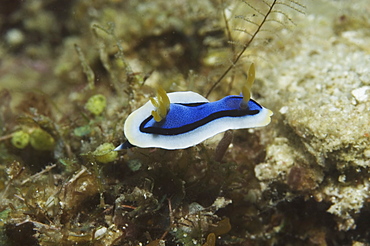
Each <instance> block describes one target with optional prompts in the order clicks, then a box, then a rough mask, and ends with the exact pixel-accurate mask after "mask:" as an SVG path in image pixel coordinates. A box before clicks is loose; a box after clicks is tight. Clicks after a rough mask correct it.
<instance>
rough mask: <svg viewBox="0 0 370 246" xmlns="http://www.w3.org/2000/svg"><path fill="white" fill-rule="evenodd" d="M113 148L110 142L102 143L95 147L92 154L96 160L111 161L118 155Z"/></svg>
mask: <svg viewBox="0 0 370 246" xmlns="http://www.w3.org/2000/svg"><path fill="white" fill-rule="evenodd" d="M114 148H115V147H114V145H113V144H112V143H103V144H101V145H99V146H98V147H97V148H96V150H95V151H94V152H93V155H94V157H95V159H96V160H97V161H98V162H101V163H108V162H112V161H114V160H115V159H116V158H117V156H118V152H117V151H113V150H114Z"/></svg>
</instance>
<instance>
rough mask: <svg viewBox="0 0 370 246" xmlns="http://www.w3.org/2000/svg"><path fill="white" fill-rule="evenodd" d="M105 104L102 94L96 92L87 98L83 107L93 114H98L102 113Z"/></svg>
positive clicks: (105, 100)
mask: <svg viewBox="0 0 370 246" xmlns="http://www.w3.org/2000/svg"><path fill="white" fill-rule="evenodd" d="M106 106H107V99H106V98H105V96H104V95H102V94H96V95H94V96H92V97H90V98H89V100H87V103H86V104H85V108H86V109H87V110H88V111H89V112H91V113H92V114H94V115H96V116H97V115H100V114H101V113H103V111H104V109H105V108H106Z"/></svg>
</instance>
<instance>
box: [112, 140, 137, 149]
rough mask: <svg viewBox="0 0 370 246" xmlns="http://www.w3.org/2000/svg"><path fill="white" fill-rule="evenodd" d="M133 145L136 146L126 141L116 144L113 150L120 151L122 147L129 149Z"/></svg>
mask: <svg viewBox="0 0 370 246" xmlns="http://www.w3.org/2000/svg"><path fill="white" fill-rule="evenodd" d="M133 147H136V146H135V145H132V144H131V143H130V142H129V141H126V142H124V143H122V144H120V145H118V146H117V147H116V148H115V149H114V150H113V151H120V150H124V149H131V148H133Z"/></svg>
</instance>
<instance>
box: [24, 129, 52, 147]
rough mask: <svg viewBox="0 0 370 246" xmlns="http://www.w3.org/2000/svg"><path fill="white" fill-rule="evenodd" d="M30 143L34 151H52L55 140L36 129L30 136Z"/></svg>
mask: <svg viewBox="0 0 370 246" xmlns="http://www.w3.org/2000/svg"><path fill="white" fill-rule="evenodd" d="M30 143H31V146H32V147H33V148H34V149H36V150H52V149H54V145H55V140H54V138H53V137H52V136H51V135H50V134H49V133H47V132H46V131H44V130H42V129H40V128H38V129H35V130H34V131H32V133H31V134H30Z"/></svg>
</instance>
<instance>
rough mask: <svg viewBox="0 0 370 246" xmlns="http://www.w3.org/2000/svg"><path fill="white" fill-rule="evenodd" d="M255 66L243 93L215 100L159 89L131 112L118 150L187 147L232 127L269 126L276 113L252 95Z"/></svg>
mask: <svg viewBox="0 0 370 246" xmlns="http://www.w3.org/2000/svg"><path fill="white" fill-rule="evenodd" d="M253 81H254V66H253V64H252V66H251V68H250V69H249V71H248V78H247V83H246V85H245V86H244V87H243V95H240V96H238V95H231V96H227V97H224V98H223V99H221V100H219V101H215V102H209V101H208V100H207V99H206V98H204V97H203V96H201V95H199V94H198V93H195V92H192V91H184V92H173V93H168V94H166V92H165V91H164V90H163V89H159V90H158V91H157V100H156V99H154V98H151V99H150V101H148V102H147V103H146V104H144V106H142V107H141V108H139V109H137V110H136V111H134V112H132V113H131V114H130V115H129V116H128V118H127V119H126V122H125V124H124V134H125V136H126V138H127V142H126V143H123V144H121V145H120V146H118V147H117V148H116V149H115V150H121V149H126V148H130V147H133V146H137V147H141V148H150V147H155V148H162V149H170V150H171V149H185V148H189V147H192V146H194V145H197V144H199V143H201V142H203V141H204V140H206V139H208V138H210V137H213V136H214V135H216V134H218V133H221V132H224V131H227V130H229V129H242V128H253V127H261V126H266V125H268V124H269V123H270V121H271V119H270V116H271V115H272V114H273V113H272V111H270V110H269V109H267V108H264V107H263V106H261V105H260V104H258V103H257V102H256V101H254V100H253V99H251V98H250V88H251V86H252V84H253Z"/></svg>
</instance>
